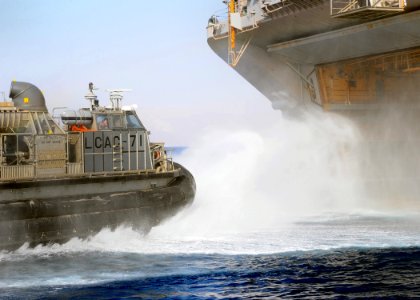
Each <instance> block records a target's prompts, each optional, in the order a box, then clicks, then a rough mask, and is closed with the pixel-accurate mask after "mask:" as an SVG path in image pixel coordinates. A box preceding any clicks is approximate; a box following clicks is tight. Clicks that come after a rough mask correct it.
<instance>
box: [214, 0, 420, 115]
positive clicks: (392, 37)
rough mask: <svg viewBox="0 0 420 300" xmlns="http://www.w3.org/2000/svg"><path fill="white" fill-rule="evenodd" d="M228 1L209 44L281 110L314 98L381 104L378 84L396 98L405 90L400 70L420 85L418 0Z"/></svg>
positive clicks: (335, 104) (330, 104)
mask: <svg viewBox="0 0 420 300" xmlns="http://www.w3.org/2000/svg"><path fill="white" fill-rule="evenodd" d="M227 2H228V3H229V2H233V6H234V7H233V9H231V10H230V12H229V13H228V14H227V15H223V16H212V17H211V18H210V20H209V25H208V27H207V31H208V43H209V45H210V47H211V48H212V49H213V50H214V51H215V52H216V53H217V54H218V55H219V56H220V57H221V58H222V59H223V60H225V61H226V62H227V63H229V64H231V65H233V66H234V67H235V70H236V71H237V72H238V73H239V74H240V75H241V76H243V77H244V78H245V79H246V80H247V81H249V82H250V83H251V84H252V85H253V86H255V87H256V88H257V89H258V90H259V91H260V92H262V93H263V94H264V95H265V96H266V97H267V98H268V99H269V100H270V101H271V102H272V103H273V106H274V108H280V109H285V110H287V109H288V108H293V107H295V106H296V105H299V104H300V103H302V102H305V101H312V102H314V103H316V104H319V105H321V106H323V107H324V108H325V109H331V108H334V109H342V108H344V109H359V107H360V105H359V104H362V105H363V104H369V105H370V104H372V103H377V102H378V101H381V99H380V98H382V97H381V96H382V94H383V93H382V94H381V90H380V87H377V86H372V84H371V82H378V84H377V85H378V86H379V85H381V84H382V86H384V87H386V88H388V89H389V90H390V91H389V93H398V92H399V90H398V86H402V84H401V83H400V82H396V81H402V79H397V80H396V79H395V77H396V76H395V75H396V73H399V74H400V75H401V76H404V77H405V79H404V81H405V82H406V81H407V77H408V76H406V75H407V74H410V75H411V76H410V77H409V81H412V82H414V83H411V84H412V85H416V84H418V83H419V82H420V81H419V78H420V75H419V74H420V72H419V66H420V49H419V47H420V11H419V10H418V9H419V8H420V1H418V0H407V1H399V0H394V1H386V0H373V1H369V0H360V1H357V0H311V1H307V0H248V1H247V0H230V1H227ZM232 34H233V35H234V37H233V39H234V41H233V42H232ZM232 43H233V45H232ZM232 46H233V47H232ZM361 64H364V65H365V68H364V69H362V68H360V65H361ZM356 65H357V67H356ZM361 73H365V74H366V75H367V76H365V75H363V76H360V74H361ZM326 77H328V78H331V80H333V81H334V83H336V84H335V85H333V86H332V85H331V83H330V82H327V81H329V79H328V80H327V79H326ZM379 82H380V83H379ZM392 85H394V86H396V87H394V86H392ZM387 92H388V91H387ZM343 94H347V95H343Z"/></svg>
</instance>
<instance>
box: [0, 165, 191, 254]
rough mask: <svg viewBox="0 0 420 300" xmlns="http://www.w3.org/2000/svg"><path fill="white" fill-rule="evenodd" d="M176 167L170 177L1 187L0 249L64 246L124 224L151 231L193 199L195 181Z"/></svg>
mask: <svg viewBox="0 0 420 300" xmlns="http://www.w3.org/2000/svg"><path fill="white" fill-rule="evenodd" d="M176 167H177V169H176V170H175V171H173V172H165V173H150V174H147V173H144V174H129V175H128V174H124V175H115V174H113V175H103V176H95V177H84V178H80V177H77V178H62V179H54V180H48V181H47V180H38V181H26V182H22V181H21V182H3V183H0V187H1V188H0V220H1V221H0V249H9V250H10V249H17V248H19V247H20V246H22V245H23V244H24V243H28V244H29V245H30V246H35V245H38V244H48V243H64V242H66V241H68V240H70V239H71V238H73V237H78V238H86V237H89V236H91V235H94V234H95V233H98V232H99V231H100V230H101V229H102V228H111V229H115V228H116V227H118V226H121V225H126V226H130V227H133V228H135V229H138V230H140V231H141V232H144V233H147V232H148V231H150V229H151V228H152V227H153V226H156V225H158V224H159V223H160V222H161V221H162V220H164V219H166V218H168V217H170V216H173V215H175V214H176V213H177V212H178V211H179V210H180V209H182V208H184V207H185V206H187V205H189V204H190V203H191V202H192V201H193V198H194V195H195V181H194V178H193V176H192V175H191V174H190V172H189V171H188V170H186V169H185V168H183V167H182V166H180V165H177V164H176ZM58 193H59V194H58Z"/></svg>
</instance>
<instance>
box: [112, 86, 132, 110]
mask: <svg viewBox="0 0 420 300" xmlns="http://www.w3.org/2000/svg"><path fill="white" fill-rule="evenodd" d="M131 91H132V90H131V89H112V90H107V92H109V100H110V101H111V105H112V110H121V101H122V99H123V93H125V92H131Z"/></svg>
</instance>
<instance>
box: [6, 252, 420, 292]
mask: <svg viewBox="0 0 420 300" xmlns="http://www.w3.org/2000/svg"><path fill="white" fill-rule="evenodd" d="M127 261H130V264H131V266H129V267H127V272H128V273H130V272H131V271H132V270H133V269H137V270H139V271H141V272H140V273H139V274H138V276H137V277H130V278H129V279H127V280H124V279H121V280H110V281H106V282H102V283H96V284H95V283H94V284H83V285H77V284H76V285H74V284H73V285H56V286H53V285H46V286H41V287H39V286H31V287H26V288H25V287H16V288H6V287H4V288H3V289H2V290H1V295H2V298H3V299H57V298H59V299H92V298H99V299H124V298H129V299H131V298H137V299H241V298H254V299H275V298H294V299H314V298H318V299H328V298H332V299H337V298H338V299H340V298H342V299H346V298H352V299H355V298H369V299H372V298H377V299H384V298H389V299H398V298H420V248H387V249H376V248H375V249H338V250H328V251H307V252H289V253H282V254H270V255H203V254H196V255H142V254H127V253H112V254H111V253H74V254H72V255H63V256H61V257H60V256H47V257H32V258H28V259H24V260H22V261H6V262H2V263H1V264H0V267H1V274H2V275H1V276H2V277H4V276H7V271H6V270H7V269H10V271H11V273H14V272H15V270H16V269H21V271H22V272H25V265H27V266H28V267H29V268H31V267H32V268H33V267H34V266H37V267H38V268H39V269H40V271H42V270H43V271H46V272H47V271H48V270H49V269H56V268H63V269H65V268H69V269H70V270H69V274H71V273H72V272H74V271H75V270H73V268H74V266H77V267H76V269H77V268H80V272H81V273H83V272H84V270H83V268H81V267H80V266H82V265H84V266H85V268H89V267H95V266H98V264H101V263H102V264H104V265H106V266H105V268H104V266H103V265H102V266H101V267H100V268H99V269H98V272H103V271H104V270H108V271H109V272H111V273H112V272H116V273H120V274H124V268H125V267H124V266H125V265H126V264H127ZM72 265H73V267H72ZM40 273H42V272H40ZM40 276H43V275H42V274H41V275H40ZM28 280H29V279H28Z"/></svg>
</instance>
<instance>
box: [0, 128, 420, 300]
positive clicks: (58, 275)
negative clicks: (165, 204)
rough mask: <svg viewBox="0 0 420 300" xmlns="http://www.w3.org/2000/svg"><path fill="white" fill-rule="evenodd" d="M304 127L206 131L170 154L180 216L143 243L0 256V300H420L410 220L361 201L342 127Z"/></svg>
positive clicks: (418, 252)
mask: <svg viewBox="0 0 420 300" xmlns="http://www.w3.org/2000/svg"><path fill="white" fill-rule="evenodd" d="M311 122H312V125H314V126H311V127H308V126H307V124H306V125H304V124H301V123H294V122H290V121H280V122H279V124H274V125H273V126H274V128H273V129H270V130H269V131H268V132H260V131H258V132H256V131H255V130H247V129H246V130H241V131H237V132H229V133H227V132H224V131H221V130H220V131H214V132H210V133H207V134H206V135H205V137H203V138H202V139H200V140H198V141H197V142H196V144H195V146H194V147H189V148H188V149H183V152H182V153H175V156H176V158H177V160H178V161H180V162H182V163H183V164H184V165H186V166H188V168H190V169H191V171H192V173H193V174H194V175H195V178H196V181H197V188H198V189H197V196H196V200H195V202H194V203H193V205H192V206H191V207H189V208H187V209H185V210H184V211H182V212H181V213H180V214H178V215H177V216H175V217H174V218H172V219H171V220H169V221H167V222H165V223H163V224H161V225H160V226H158V227H156V228H154V229H153V230H152V231H151V232H150V234H149V235H147V236H143V235H142V234H140V233H138V232H136V231H134V230H132V229H131V228H128V227H120V228H118V229H116V230H115V231H111V230H109V229H107V228H105V229H103V230H102V231H101V232H100V233H98V234H97V235H95V236H93V237H91V238H89V239H88V240H80V239H77V238H75V239H72V240H71V241H69V242H67V243H66V244H64V245H47V246H38V247H36V248H28V247H27V246H26V245H25V246H23V247H21V248H20V249H19V250H17V251H14V252H5V251H3V252H0V298H2V299H57V298H59V299H62V298H64V299H92V298H99V299H118V298H139V299H243V298H254V299H262V298H267V299H278V298H296V299H305V298H307V299H314V298H319V299H328V298H343V299H345V298H378V299H383V298H393V299H394V298H399V297H403V298H410V297H412V298H416V297H420V229H419V228H420V215H419V213H418V212H417V211H416V210H415V209H410V207H402V208H401V207H399V208H398V209H396V208H395V206H393V207H391V208H390V207H387V206H382V205H381V203H377V202H373V201H369V200H371V199H369V198H368V196H367V194H366V193H365V191H364V190H363V189H362V188H361V187H360V186H361V185H360V181H359V180H358V178H359V177H360V176H359V175H360V174H359V172H360V170H359V169H358V167H357V163H355V161H357V154H355V153H357V151H351V149H353V150H354V149H357V147H356V146H355V144H354V142H357V132H354V131H353V129H352V126H350V125H349V124H347V123H346V122H345V121H342V120H338V121H337V120H335V121H334V122H331V121H330V120H322V121H317V120H313V121H311ZM337 124H338V126H337ZM286 129H287V130H286ZM349 149H350V150H349ZM175 150H176V149H175ZM178 150H179V149H178ZM343 153H344V154H343ZM343 161H345V162H346V163H343ZM375 201H376V200H375ZM387 203H388V202H387Z"/></svg>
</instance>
